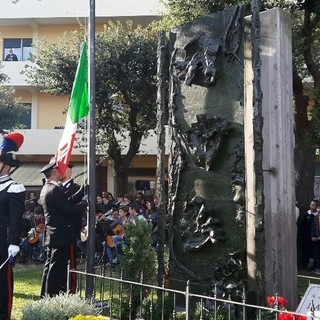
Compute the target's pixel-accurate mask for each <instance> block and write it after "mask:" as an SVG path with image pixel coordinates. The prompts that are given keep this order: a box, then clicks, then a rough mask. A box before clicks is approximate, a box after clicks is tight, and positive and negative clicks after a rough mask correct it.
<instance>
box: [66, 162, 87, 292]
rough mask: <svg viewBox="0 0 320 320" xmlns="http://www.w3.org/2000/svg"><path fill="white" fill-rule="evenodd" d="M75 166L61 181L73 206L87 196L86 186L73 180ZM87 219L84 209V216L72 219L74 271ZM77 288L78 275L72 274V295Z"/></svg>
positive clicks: (71, 250) (75, 216)
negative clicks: (83, 222)
mask: <svg viewBox="0 0 320 320" xmlns="http://www.w3.org/2000/svg"><path fill="white" fill-rule="evenodd" d="M73 167H74V164H72V163H69V164H68V165H67V168H66V171H65V173H64V177H62V179H61V181H60V182H61V186H62V190H63V192H64V193H65V195H66V196H67V198H68V201H69V202H70V203H71V204H78V203H80V202H81V201H82V198H83V197H84V196H85V194H84V189H85V188H84V186H80V185H78V184H77V183H75V182H74V180H73V179H72V168H73ZM85 217H86V210H85V209H84V210H83V212H82V214H81V215H79V214H76V215H74V216H73V218H72V225H71V229H72V234H73V239H72V243H71V245H70V268H71V269H73V270H76V269H77V265H76V249H77V241H78V240H79V238H80V232H81V228H82V219H83V218H85ZM76 287H77V274H76V273H71V276H70V293H76Z"/></svg>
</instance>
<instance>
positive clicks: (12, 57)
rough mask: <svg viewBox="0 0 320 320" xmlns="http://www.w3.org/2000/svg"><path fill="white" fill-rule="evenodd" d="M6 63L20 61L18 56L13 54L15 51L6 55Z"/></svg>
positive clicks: (10, 50)
mask: <svg viewBox="0 0 320 320" xmlns="http://www.w3.org/2000/svg"><path fill="white" fill-rule="evenodd" d="M4 60H5V61H18V57H17V55H16V54H15V53H14V52H13V49H12V48H11V49H9V53H8V54H7V55H6V57H5V59H4Z"/></svg>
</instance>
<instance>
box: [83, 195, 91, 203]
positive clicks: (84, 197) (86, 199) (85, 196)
mask: <svg viewBox="0 0 320 320" xmlns="http://www.w3.org/2000/svg"><path fill="white" fill-rule="evenodd" d="M82 201H86V202H87V203H89V197H88V195H87V194H86V195H84V196H83V198H82Z"/></svg>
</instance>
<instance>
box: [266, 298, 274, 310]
mask: <svg viewBox="0 0 320 320" xmlns="http://www.w3.org/2000/svg"><path fill="white" fill-rule="evenodd" d="M275 302H276V299H275V297H267V304H268V306H269V307H270V308H273V307H274V304H275Z"/></svg>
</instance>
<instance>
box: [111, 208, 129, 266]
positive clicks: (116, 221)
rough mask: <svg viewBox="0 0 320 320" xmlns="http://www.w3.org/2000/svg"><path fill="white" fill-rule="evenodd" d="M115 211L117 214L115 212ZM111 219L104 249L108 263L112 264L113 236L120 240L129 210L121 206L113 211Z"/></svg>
mask: <svg viewBox="0 0 320 320" xmlns="http://www.w3.org/2000/svg"><path fill="white" fill-rule="evenodd" d="M116 212H117V215H116V214H115V213H116ZM112 216H113V217H112V218H113V219H112V220H111V223H110V226H109V228H108V231H107V235H106V241H105V251H106V255H107V258H108V260H109V265H110V266H113V261H114V259H115V258H114V254H113V250H114V248H115V244H114V238H118V239H119V241H122V240H123V238H122V236H123V235H124V225H125V224H126V222H127V220H128V216H129V210H128V207H127V206H121V207H120V208H119V209H118V211H113V214H112Z"/></svg>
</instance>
